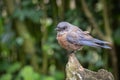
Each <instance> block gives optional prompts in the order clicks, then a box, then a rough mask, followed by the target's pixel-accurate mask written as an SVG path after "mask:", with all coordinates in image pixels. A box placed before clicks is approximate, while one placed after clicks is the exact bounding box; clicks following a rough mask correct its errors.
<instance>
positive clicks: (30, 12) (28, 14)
mask: <svg viewBox="0 0 120 80" xmlns="http://www.w3.org/2000/svg"><path fill="white" fill-rule="evenodd" d="M42 15H43V12H42V11H41V10H39V11H37V10H35V9H22V10H21V9H17V10H16V11H15V12H14V15H13V18H18V19H19V20H21V21H23V20H24V19H26V18H28V19H30V20H32V21H33V22H35V23H39V21H40V17H41V16H42Z"/></svg>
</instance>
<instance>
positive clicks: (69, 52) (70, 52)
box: [68, 50, 76, 54]
mask: <svg viewBox="0 0 120 80" xmlns="http://www.w3.org/2000/svg"><path fill="white" fill-rule="evenodd" d="M75 52H76V51H73V50H72V51H68V54H72V53H75Z"/></svg>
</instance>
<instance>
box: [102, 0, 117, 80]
mask: <svg viewBox="0 0 120 80" xmlns="http://www.w3.org/2000/svg"><path fill="white" fill-rule="evenodd" d="M101 2H102V4H103V19H104V25H105V31H106V38H107V40H109V41H110V42H111V44H112V45H111V46H112V50H111V52H110V56H111V61H112V66H113V71H114V75H115V79H116V80H117V76H118V67H117V66H118V65H117V63H118V60H117V53H116V51H115V46H114V43H113V41H112V31H111V29H110V21H109V20H110V19H109V15H108V7H107V4H106V0H101Z"/></svg>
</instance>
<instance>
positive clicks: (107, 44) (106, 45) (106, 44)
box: [93, 39, 111, 49]
mask: <svg viewBox="0 0 120 80" xmlns="http://www.w3.org/2000/svg"><path fill="white" fill-rule="evenodd" d="M93 43H95V44H97V46H98V47H102V48H106V49H111V47H110V44H111V43H110V42H107V41H102V40H98V39H93Z"/></svg>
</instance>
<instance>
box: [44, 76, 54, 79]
mask: <svg viewBox="0 0 120 80" xmlns="http://www.w3.org/2000/svg"><path fill="white" fill-rule="evenodd" d="M43 80H55V79H54V77H52V76H46V77H45V78H44V79H43Z"/></svg>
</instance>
